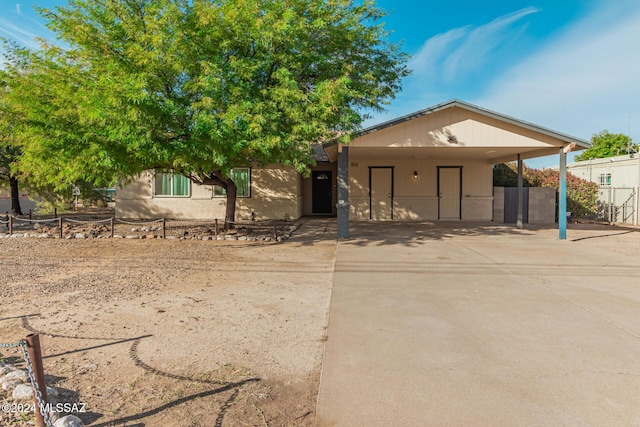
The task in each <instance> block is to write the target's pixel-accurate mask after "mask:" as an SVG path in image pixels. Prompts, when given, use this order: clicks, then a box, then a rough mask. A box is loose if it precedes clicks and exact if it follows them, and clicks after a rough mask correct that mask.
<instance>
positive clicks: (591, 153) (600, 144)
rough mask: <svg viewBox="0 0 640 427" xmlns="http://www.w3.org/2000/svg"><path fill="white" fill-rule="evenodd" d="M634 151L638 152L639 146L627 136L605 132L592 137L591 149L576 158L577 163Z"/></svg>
mask: <svg viewBox="0 0 640 427" xmlns="http://www.w3.org/2000/svg"><path fill="white" fill-rule="evenodd" d="M634 151H635V152H637V151H638V144H635V145H634V144H633V142H632V141H631V139H630V138H629V137H628V136H627V135H624V134H621V133H610V132H609V131H608V130H603V131H602V132H600V133H597V134H595V135H593V136H592V137H591V147H590V148H588V149H587V150H585V151H584V152H583V153H582V154H580V155H579V156H576V158H575V161H577V162H579V161H582V160H589V159H603V158H606V157H613V156H621V155H623V154H628V153H629V152H632V153H633V152H634Z"/></svg>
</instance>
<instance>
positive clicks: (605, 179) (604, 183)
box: [598, 172, 611, 187]
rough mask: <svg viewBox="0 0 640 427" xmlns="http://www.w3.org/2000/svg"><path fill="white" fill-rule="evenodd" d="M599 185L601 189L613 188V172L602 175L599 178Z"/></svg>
mask: <svg viewBox="0 0 640 427" xmlns="http://www.w3.org/2000/svg"><path fill="white" fill-rule="evenodd" d="M598 184H600V187H611V172H608V173H601V174H600V175H599V176H598Z"/></svg>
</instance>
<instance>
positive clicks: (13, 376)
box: [2, 369, 29, 383]
mask: <svg viewBox="0 0 640 427" xmlns="http://www.w3.org/2000/svg"><path fill="white" fill-rule="evenodd" d="M9 380H20V381H22V382H23V383H24V382H27V381H29V375H28V374H27V371H23V370H22V369H16V370H15V371H11V372H9V373H8V374H6V375H5V376H4V377H3V378H2V382H5V381H9Z"/></svg>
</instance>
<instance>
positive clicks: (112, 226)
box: [111, 217, 116, 239]
mask: <svg viewBox="0 0 640 427" xmlns="http://www.w3.org/2000/svg"><path fill="white" fill-rule="evenodd" d="M115 228H116V219H115V218H114V217H111V238H112V239H113V236H114V234H115Z"/></svg>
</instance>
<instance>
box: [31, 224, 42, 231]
mask: <svg viewBox="0 0 640 427" xmlns="http://www.w3.org/2000/svg"><path fill="white" fill-rule="evenodd" d="M41 228H42V224H38V223H35V224H33V229H34V230H40V229H41Z"/></svg>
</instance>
